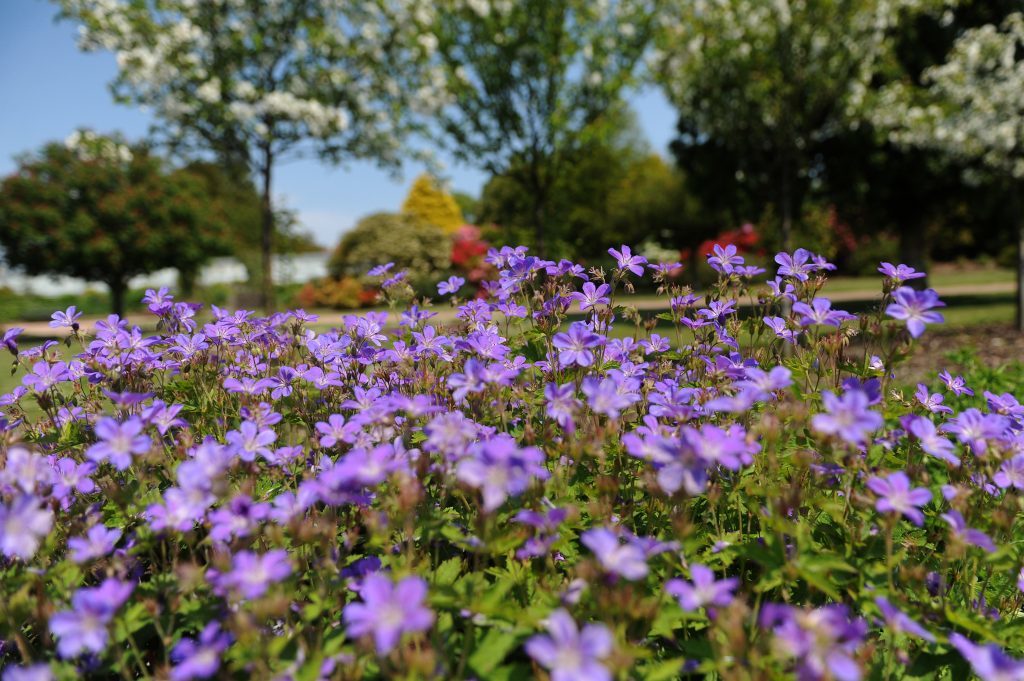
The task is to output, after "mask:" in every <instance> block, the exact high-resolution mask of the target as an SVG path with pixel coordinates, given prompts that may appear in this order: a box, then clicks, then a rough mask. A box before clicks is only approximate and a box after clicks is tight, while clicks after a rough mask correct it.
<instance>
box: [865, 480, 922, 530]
mask: <svg viewBox="0 0 1024 681" xmlns="http://www.w3.org/2000/svg"><path fill="white" fill-rule="evenodd" d="M867 486H868V489H870V490H871V491H872V492H874V493H875V494H877V495H878V497H879V498H878V500H877V501H875V510H877V511H878V512H879V513H900V514H902V515H904V516H906V517H907V519H909V520H910V521H911V522H912V523H914V524H915V525H917V526H921V525H923V524H924V514H923V513H921V511H920V507H921V506H924V505H926V504H927V503H928V502H929V501H931V500H932V493H931V491H930V490H928V489H926V488H924V487H914V488H911V486H910V478H908V477H907V474H906V473H904V472H903V471H896V472H895V473H890V474H889V475H887V476H886V477H884V478H881V477H878V476H874V477H871V478H869V479H868V481H867Z"/></svg>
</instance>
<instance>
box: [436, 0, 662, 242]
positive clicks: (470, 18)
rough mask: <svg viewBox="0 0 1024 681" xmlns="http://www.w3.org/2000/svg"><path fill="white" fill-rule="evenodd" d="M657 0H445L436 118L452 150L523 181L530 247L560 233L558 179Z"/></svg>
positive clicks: (589, 131) (638, 43) (631, 56)
mask: <svg viewBox="0 0 1024 681" xmlns="http://www.w3.org/2000/svg"><path fill="white" fill-rule="evenodd" d="M657 5H658V0H605V1H603V2H588V1H586V0H522V1H521V2H491V1H489V0H442V1H441V2H439V3H438V12H437V24H436V38H437V43H438V48H437V55H438V56H437V62H438V63H439V64H440V65H441V66H442V68H443V69H444V70H445V73H446V80H447V83H448V91H449V95H450V103H449V105H448V106H446V107H445V108H444V109H443V111H442V114H441V117H440V120H439V127H440V128H441V130H442V131H443V133H444V135H443V136H442V143H444V144H445V145H446V146H448V147H449V148H450V149H451V151H452V153H453V154H454V155H455V157H456V158H457V159H459V160H461V161H465V162H466V163H469V164H471V165H474V166H477V167H480V168H483V169H484V170H486V171H488V172H490V173H491V174H492V175H495V176H501V177H503V178H504V182H506V183H512V184H514V185H515V186H516V187H519V188H521V189H522V196H523V197H525V198H527V199H528V201H529V211H530V215H531V217H530V225H529V226H530V228H531V229H530V237H531V238H530V239H529V242H530V243H531V245H533V246H535V247H536V248H537V249H538V250H539V251H541V252H544V251H547V250H548V247H549V246H550V244H551V243H553V242H555V241H556V240H557V233H554V231H555V229H556V228H557V227H558V225H557V224H556V223H555V222H554V220H553V213H554V211H553V209H552V204H553V202H554V200H555V191H554V187H555V185H556V183H557V182H558V181H559V178H560V177H561V176H562V174H563V173H564V172H565V168H566V167H567V166H569V165H571V164H572V163H573V159H574V156H575V154H576V152H577V151H578V150H579V148H580V146H581V145H582V144H585V143H586V142H587V140H588V138H589V137H591V136H593V135H600V134H603V133H604V132H606V131H604V130H602V129H600V127H599V126H597V125H595V123H596V122H597V121H598V119H600V118H601V117H602V116H603V115H604V114H605V113H606V112H607V111H608V110H609V109H610V108H611V107H613V106H614V105H616V103H617V102H618V99H619V96H620V94H621V93H622V91H623V90H624V89H625V88H626V87H628V86H629V85H630V84H631V83H632V82H633V78H634V72H635V67H636V65H637V62H638V60H639V59H640V57H641V55H642V54H643V52H644V49H645V48H646V46H647V44H648V42H649V37H650V28H651V22H652V21H653V17H654V16H655V15H656V11H655V10H656V8H657Z"/></svg>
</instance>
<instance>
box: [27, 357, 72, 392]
mask: <svg viewBox="0 0 1024 681" xmlns="http://www.w3.org/2000/svg"><path fill="white" fill-rule="evenodd" d="M70 379H71V374H69V373H68V365H67V364H65V363H64V362H54V363H53V364H49V363H47V362H45V361H42V362H36V363H35V364H33V365H32V371H31V372H30V373H28V374H26V375H25V377H24V378H22V379H21V383H22V385H24V386H25V387H27V388H31V389H32V390H34V391H35V392H37V393H41V392H46V391H47V390H49V389H50V388H52V387H53V386H55V385H57V384H58V383H62V382H64V381H67V380H70Z"/></svg>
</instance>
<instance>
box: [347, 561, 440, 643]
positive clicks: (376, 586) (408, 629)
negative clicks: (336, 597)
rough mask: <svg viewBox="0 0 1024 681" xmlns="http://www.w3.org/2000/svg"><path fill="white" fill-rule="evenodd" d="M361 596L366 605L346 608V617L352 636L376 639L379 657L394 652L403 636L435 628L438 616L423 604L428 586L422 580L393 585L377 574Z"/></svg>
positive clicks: (367, 580) (369, 577)
mask: <svg viewBox="0 0 1024 681" xmlns="http://www.w3.org/2000/svg"><path fill="white" fill-rule="evenodd" d="M359 595H360V596H361V597H362V599H363V602H362V603H349V604H348V605H346V606H345V609H344V611H343V612H342V617H343V618H344V620H345V625H346V626H347V627H348V633H349V635H351V636H354V637H361V636H370V635H372V636H373V642H374V646H375V648H376V650H377V654H379V655H386V654H387V653H389V652H391V650H392V649H393V648H394V647H395V646H396V645H398V642H399V641H400V640H401V638H402V635H403V634H414V633H417V632H421V631H426V630H428V629H430V627H431V626H432V625H433V624H434V613H433V612H431V610H430V608H428V607H426V606H425V605H424V603H423V602H424V600H426V597H427V582H426V580H424V579H423V578H422V577H418V576H411V577H406V578H405V579H402V580H400V581H399V582H398V583H392V581H391V579H389V578H388V577H386V576H384V575H383V574H381V573H379V572H375V573H372V574H369V575H367V576H366V577H365V578H364V579H363V583H362V586H361V587H360V589H359Z"/></svg>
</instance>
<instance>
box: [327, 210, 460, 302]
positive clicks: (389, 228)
mask: <svg viewBox="0 0 1024 681" xmlns="http://www.w3.org/2000/svg"><path fill="white" fill-rule="evenodd" d="M389 262H390V263H393V264H394V268H393V269H392V270H391V272H390V274H391V275H393V274H395V273H397V272H399V271H401V270H407V272H408V278H409V280H410V283H411V284H412V285H413V287H414V288H415V289H416V290H417V291H419V292H426V293H434V292H436V289H435V288H434V284H435V283H436V282H437V280H438V278H440V276H441V275H442V274H443V273H444V272H446V271H448V268H449V267H450V266H451V262H452V238H451V236H450V235H448V234H445V233H444V231H442V230H441V228H440V227H437V226H436V225H431V224H426V223H423V222H420V221H419V220H418V219H417V218H415V217H413V216H411V215H406V214H403V213H373V214H371V215H367V216H366V217H364V218H362V219H361V220H360V221H359V222H358V223H356V226H355V227H353V228H352V229H350V230H349V231H347V232H345V234H344V235H342V237H341V241H340V242H339V243H338V246H337V248H335V250H334V253H333V254H332V255H331V259H330V261H329V262H328V264H327V270H328V272H329V273H330V274H331V276H333V277H336V278H339V279H340V278H343V277H355V278H356V279H359V280H361V281H362V282H363V283H365V284H368V285H378V284H380V279H378V278H374V277H368V276H367V272H368V271H369V270H370V269H371V268H373V267H376V266H378V265H385V264H387V263H389Z"/></svg>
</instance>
